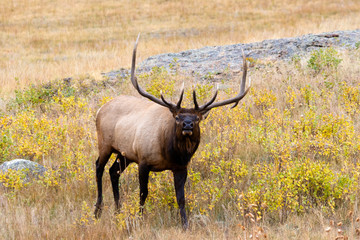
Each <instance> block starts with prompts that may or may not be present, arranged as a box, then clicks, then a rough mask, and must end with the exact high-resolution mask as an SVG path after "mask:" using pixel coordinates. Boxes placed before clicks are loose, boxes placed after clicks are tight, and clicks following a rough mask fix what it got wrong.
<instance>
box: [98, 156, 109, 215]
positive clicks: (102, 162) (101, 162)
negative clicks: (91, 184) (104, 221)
mask: <svg viewBox="0 0 360 240" xmlns="http://www.w3.org/2000/svg"><path fill="white" fill-rule="evenodd" d="M110 156H111V153H110V154H105V155H100V157H99V158H98V159H97V160H96V184H97V189H98V196H97V202H96V204H95V212H94V214H95V218H100V216H101V211H102V200H103V198H102V176H103V173H104V168H105V165H106V163H107V162H108V161H109V158H110Z"/></svg>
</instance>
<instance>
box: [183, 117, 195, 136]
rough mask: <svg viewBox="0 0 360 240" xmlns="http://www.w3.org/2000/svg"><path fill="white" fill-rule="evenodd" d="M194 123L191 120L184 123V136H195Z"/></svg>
mask: <svg viewBox="0 0 360 240" xmlns="http://www.w3.org/2000/svg"><path fill="white" fill-rule="evenodd" d="M193 129H194V123H193V122H192V121H190V120H185V121H184V122H183V128H182V135H184V136H187V135H189V136H191V135H192V134H193Z"/></svg>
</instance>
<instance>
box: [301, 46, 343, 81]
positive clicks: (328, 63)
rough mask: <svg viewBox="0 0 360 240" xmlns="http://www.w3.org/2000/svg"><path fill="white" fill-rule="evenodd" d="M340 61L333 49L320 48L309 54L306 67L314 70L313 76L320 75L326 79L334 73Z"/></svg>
mask: <svg viewBox="0 0 360 240" xmlns="http://www.w3.org/2000/svg"><path fill="white" fill-rule="evenodd" d="M341 61H342V59H341V58H340V56H339V53H338V52H337V51H336V50H335V49H334V48H331V47H330V48H321V49H319V50H315V51H313V52H312V53H311V57H310V59H309V60H308V62H307V66H308V67H309V68H310V69H312V70H314V72H315V74H319V73H321V74H322V75H324V77H328V76H329V75H330V74H332V73H333V72H335V71H336V70H337V68H338V66H339V64H340V63H341Z"/></svg>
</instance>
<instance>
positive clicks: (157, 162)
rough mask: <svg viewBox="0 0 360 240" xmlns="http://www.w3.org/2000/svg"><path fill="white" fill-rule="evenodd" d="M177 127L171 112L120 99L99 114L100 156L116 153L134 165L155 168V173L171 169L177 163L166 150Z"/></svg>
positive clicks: (140, 101)
mask: <svg viewBox="0 0 360 240" xmlns="http://www.w3.org/2000/svg"><path fill="white" fill-rule="evenodd" d="M174 126H175V120H174V117H173V116H172V114H171V112H170V111H169V109H168V108H165V107H162V106H160V105H158V104H155V103H153V102H150V101H149V100H147V99H140V98H137V97H133V96H119V97H117V98H115V99H113V100H112V101H110V102H108V103H106V104H105V105H104V106H103V107H101V109H100V110H99V112H98V114H97V118H96V128H97V134H98V145H99V152H100V153H101V152H109V151H112V150H116V151H117V152H119V153H122V154H124V155H125V157H126V158H127V159H129V160H131V161H132V162H136V163H138V164H139V162H140V161H141V162H142V163H146V164H147V165H149V166H152V170H153V171H161V170H165V169H171V168H172V166H173V163H171V162H168V161H166V160H165V159H164V156H163V152H164V149H162V148H164V147H165V146H166V144H165V143H166V141H167V140H168V139H167V138H168V136H170V135H171V132H172V131H173V129H174ZM159 143H164V144H159ZM166 163H168V164H166Z"/></svg>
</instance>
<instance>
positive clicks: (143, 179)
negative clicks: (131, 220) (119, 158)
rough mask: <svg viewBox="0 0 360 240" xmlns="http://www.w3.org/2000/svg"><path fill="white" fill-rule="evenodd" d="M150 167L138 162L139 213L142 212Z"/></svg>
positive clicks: (146, 193)
mask: <svg viewBox="0 0 360 240" xmlns="http://www.w3.org/2000/svg"><path fill="white" fill-rule="evenodd" d="M149 173H150V168H149V166H147V165H145V164H139V182H140V214H142V213H143V212H144V204H145V200H146V197H147V195H148V183H149Z"/></svg>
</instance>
